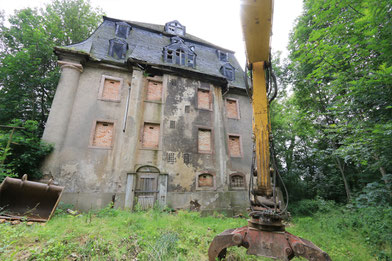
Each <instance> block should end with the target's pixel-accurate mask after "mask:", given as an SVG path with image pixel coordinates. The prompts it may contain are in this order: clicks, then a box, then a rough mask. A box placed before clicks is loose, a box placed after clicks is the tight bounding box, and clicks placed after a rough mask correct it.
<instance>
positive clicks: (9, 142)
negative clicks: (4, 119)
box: [0, 120, 53, 182]
mask: <svg viewBox="0 0 392 261" xmlns="http://www.w3.org/2000/svg"><path fill="white" fill-rule="evenodd" d="M52 148H53V147H52V146H51V145H49V144H47V143H45V142H42V141H41V140H40V138H39V135H38V123H37V122H36V121H30V120H27V121H25V122H22V121H21V120H14V121H13V122H12V123H11V124H8V125H7V126H4V125H1V126H0V182H1V181H2V180H3V179H4V178H5V177H6V176H19V177H21V176H22V175H23V174H28V176H29V178H30V179H39V178H41V176H42V173H41V171H40V169H39V168H40V164H41V162H42V161H43V159H44V158H45V156H46V155H48V154H49V153H50V152H51V151H52Z"/></svg>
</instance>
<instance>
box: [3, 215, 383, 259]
mask: <svg viewBox="0 0 392 261" xmlns="http://www.w3.org/2000/svg"><path fill="white" fill-rule="evenodd" d="M60 212H61V211H60ZM336 220H337V217H333V216H328V217H326V216H321V217H318V216H316V217H298V218H294V219H293V220H292V222H291V223H290V225H289V226H288V227H287V230H288V231H289V232H291V233H293V234H295V235H297V236H301V237H304V238H307V239H309V240H311V241H313V242H314V243H315V244H317V245H318V246H320V247H321V248H322V249H323V250H325V251H326V252H327V253H329V254H330V256H331V258H332V260H334V261H336V260H358V261H360V260H364V261H365V260H366V261H368V260H375V259H376V258H375V254H374V249H373V250H372V248H371V247H370V245H369V244H368V243H367V242H366V238H364V237H363V236H361V235H360V233H359V232H358V231H353V230H350V229H342V228H339V227H336V224H337V223H336V222H337V221H336ZM246 224H247V221H246V219H239V218H237V219H235V218H225V217H223V216H221V215H219V214H217V215H214V216H210V217H200V215H199V213H195V212H185V211H180V212H178V213H175V214H169V213H165V212H159V211H157V210H150V211H148V212H133V213H130V212H126V211H121V210H113V209H110V208H106V209H103V210H100V211H98V212H90V213H87V214H83V215H79V216H76V217H74V216H71V215H68V214H65V213H57V214H56V215H55V216H54V217H53V218H52V219H51V220H50V221H49V222H48V223H47V224H45V225H44V226H42V225H40V224H34V225H32V226H28V225H27V224H24V223H22V224H20V225H10V224H9V223H5V224H0V260H198V261H199V260H207V250H208V246H209V243H210V242H211V240H212V239H213V238H214V236H215V235H217V234H218V233H220V232H222V231H223V230H225V229H228V228H236V227H241V226H244V225H246ZM228 257H229V258H228V260H269V259H263V258H256V257H253V256H247V255H246V254H245V249H244V248H237V247H234V248H230V250H229V254H228Z"/></svg>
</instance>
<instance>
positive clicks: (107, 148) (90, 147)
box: [88, 145, 113, 150]
mask: <svg viewBox="0 0 392 261" xmlns="http://www.w3.org/2000/svg"><path fill="white" fill-rule="evenodd" d="M88 148H89V149H100V150H111V149H113V146H110V147H99V146H91V145H90V146H88Z"/></svg>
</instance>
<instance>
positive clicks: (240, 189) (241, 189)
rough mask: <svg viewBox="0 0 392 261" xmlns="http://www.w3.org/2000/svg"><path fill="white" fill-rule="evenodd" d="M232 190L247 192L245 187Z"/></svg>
mask: <svg viewBox="0 0 392 261" xmlns="http://www.w3.org/2000/svg"><path fill="white" fill-rule="evenodd" d="M230 190H232V191H244V190H246V188H245V187H240V188H230Z"/></svg>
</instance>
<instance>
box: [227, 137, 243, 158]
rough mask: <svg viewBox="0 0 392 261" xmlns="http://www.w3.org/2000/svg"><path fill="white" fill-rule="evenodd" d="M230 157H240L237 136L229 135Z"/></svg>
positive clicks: (239, 143)
mask: <svg viewBox="0 0 392 261" xmlns="http://www.w3.org/2000/svg"><path fill="white" fill-rule="evenodd" d="M229 153H230V157H242V150H241V139H240V136H238V135H229Z"/></svg>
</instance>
